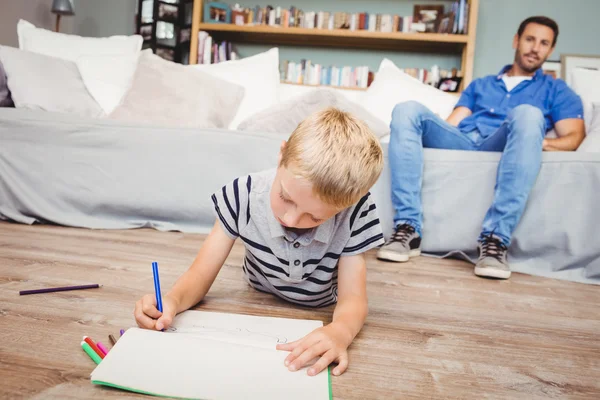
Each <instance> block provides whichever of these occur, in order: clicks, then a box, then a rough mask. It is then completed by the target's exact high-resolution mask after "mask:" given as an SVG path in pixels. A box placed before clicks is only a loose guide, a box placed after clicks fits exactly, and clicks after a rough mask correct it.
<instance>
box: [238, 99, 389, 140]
mask: <svg viewBox="0 0 600 400" xmlns="http://www.w3.org/2000/svg"><path fill="white" fill-rule="evenodd" d="M330 106H331V107H336V108H339V109H341V110H342V111H347V112H349V113H351V114H352V115H354V116H355V117H357V118H359V119H360V120H362V121H363V122H364V123H366V124H367V125H368V126H369V128H371V130H372V131H373V133H374V134H375V135H376V136H377V137H378V138H381V137H382V136H385V135H387V134H388V133H389V132H390V128H389V127H388V126H387V125H386V124H385V122H383V121H381V120H380V119H378V118H377V117H375V116H374V115H373V114H371V113H370V112H369V111H367V110H366V109H365V108H364V107H362V106H361V105H360V104H357V103H355V102H353V101H351V100H348V99H347V98H346V97H345V96H344V95H343V94H341V93H337V92H334V91H333V90H329V89H315V90H313V91H310V92H309V93H306V94H303V95H300V96H296V97H294V98H291V99H289V100H287V101H284V102H283V103H279V104H277V105H275V106H273V107H269V108H268V109H266V110H263V111H260V112H258V113H256V114H254V115H253V116H251V117H249V118H247V119H246V120H244V121H242V123H241V124H240V126H239V127H238V130H241V131H253V132H273V133H290V134H291V133H292V132H293V131H294V129H296V127H297V126H298V124H299V123H300V122H302V120H304V119H305V118H306V117H308V116H309V115H310V114H312V113H313V112H317V111H319V110H322V109H324V108H326V107H330Z"/></svg>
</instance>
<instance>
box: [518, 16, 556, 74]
mask: <svg viewBox="0 0 600 400" xmlns="http://www.w3.org/2000/svg"><path fill="white" fill-rule="evenodd" d="M553 41H554V31H553V30H552V29H550V28H549V27H547V26H545V25H540V24H535V23H530V24H527V26H526V27H525V30H524V31H523V34H522V35H521V37H519V36H518V35H515V38H514V40H513V48H514V49H515V50H516V51H515V63H517V65H518V66H519V67H520V68H521V69H522V70H523V71H525V72H527V73H533V72H535V71H536V70H537V69H539V68H540V67H541V66H542V64H543V63H544V62H545V61H546V60H547V59H548V57H550V55H551V54H552V50H554V47H553V46H552V42H553Z"/></svg>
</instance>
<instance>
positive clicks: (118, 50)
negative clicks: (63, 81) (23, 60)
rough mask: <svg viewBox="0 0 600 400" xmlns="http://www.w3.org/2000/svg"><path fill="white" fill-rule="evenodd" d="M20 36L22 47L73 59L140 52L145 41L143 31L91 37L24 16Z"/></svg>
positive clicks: (20, 45) (48, 54) (19, 30)
mask: <svg viewBox="0 0 600 400" xmlns="http://www.w3.org/2000/svg"><path fill="white" fill-rule="evenodd" d="M17 36H18V37H19V48H20V49H21V50H27V51H32V52H34V53H40V54H45V55H47V56H51V57H56V58H62V59H65V60H70V61H77V59H78V58H79V57H80V56H83V55H96V56H98V55H117V54H136V53H139V51H140V49H141V48H142V42H143V39H142V37H141V36H140V35H132V36H123V35H119V36H111V37H103V38H91V37H83V36H77V35H69V34H66V33H58V32H52V31H49V30H46V29H42V28H37V27H36V26H35V25H33V24H32V23H30V22H27V21H25V20H23V19H21V20H19V22H18V23H17Z"/></svg>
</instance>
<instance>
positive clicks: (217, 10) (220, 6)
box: [204, 1, 231, 24]
mask: <svg viewBox="0 0 600 400" xmlns="http://www.w3.org/2000/svg"><path fill="white" fill-rule="evenodd" d="M204 22H206V23H209V24H230V23H231V8H230V7H229V5H227V4H225V3H221V2H218V1H209V2H207V3H206V4H205V5H204Z"/></svg>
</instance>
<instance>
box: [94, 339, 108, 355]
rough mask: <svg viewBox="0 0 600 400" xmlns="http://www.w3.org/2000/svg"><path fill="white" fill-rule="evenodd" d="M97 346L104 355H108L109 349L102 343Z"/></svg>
mask: <svg viewBox="0 0 600 400" xmlns="http://www.w3.org/2000/svg"><path fill="white" fill-rule="evenodd" d="M96 346H98V348H99V349H100V351H101V352H103V353H104V355H107V354H108V349H107V348H106V347H105V346H104V345H103V344H102V343H100V342H98V343H96Z"/></svg>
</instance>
